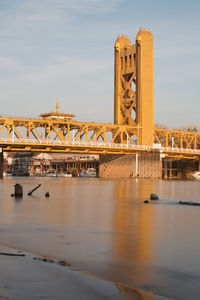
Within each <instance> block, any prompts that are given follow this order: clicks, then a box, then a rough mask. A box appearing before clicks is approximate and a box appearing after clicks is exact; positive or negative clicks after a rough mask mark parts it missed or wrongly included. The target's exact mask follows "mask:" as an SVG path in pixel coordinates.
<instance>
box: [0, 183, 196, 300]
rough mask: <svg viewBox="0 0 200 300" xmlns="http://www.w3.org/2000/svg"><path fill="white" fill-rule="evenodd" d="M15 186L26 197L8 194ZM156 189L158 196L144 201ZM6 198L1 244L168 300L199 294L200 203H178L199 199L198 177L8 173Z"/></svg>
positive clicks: (0, 202)
mask: <svg viewBox="0 0 200 300" xmlns="http://www.w3.org/2000/svg"><path fill="white" fill-rule="evenodd" d="M15 183H20V184H22V185H23V187H24V194H25V195H24V197H23V198H22V199H21V200H15V198H12V197H10V194H11V193H12V192H13V185H14V184H15ZM38 183H41V184H42V186H41V188H40V189H39V190H37V191H36V192H35V193H34V194H33V196H32V197H30V196H27V193H28V191H29V190H30V189H31V188H33V187H35V186H36V185H37V184H38ZM47 191H49V192H50V198H45V196H44V195H45V193H46V192H47ZM152 192H155V193H157V194H158V195H159V197H160V200H159V201H156V202H155V203H153V204H144V203H143V202H144V200H145V199H147V198H148V197H149V194H150V193H152ZM0 195H1V196H0V242H3V243H5V244H7V245H9V246H13V247H16V248H19V249H23V250H27V251H31V252H34V253H38V254H41V255H47V256H49V257H52V258H55V259H64V260H67V261H68V262H70V263H71V264H72V266H74V267H75V268H77V269H79V270H84V271H88V272H89V273H91V274H93V275H95V276H98V277H101V278H104V279H108V280H111V281H114V282H117V283H123V284H125V285H127V286H130V287H138V288H141V289H144V290H146V291H149V292H151V293H153V294H157V295H162V296H165V297H169V298H170V299H177V300H179V299H180V300H191V299H192V300H198V299H200V284H199V282H200V207H198V206H196V207H195V206H182V205H178V204H177V201H180V200H183V201H184V200H185V201H186V200H193V201H199V202H200V182H193V181H135V180H133V179H131V180H129V179H126V180H114V179H107V180H105V179H98V178H97V179H96V178H95V179H94V178H91V179H87V178H33V177H27V178H23V177H22V178H17V177H12V178H11V177H10V178H5V179H4V180H3V181H1V182H0Z"/></svg>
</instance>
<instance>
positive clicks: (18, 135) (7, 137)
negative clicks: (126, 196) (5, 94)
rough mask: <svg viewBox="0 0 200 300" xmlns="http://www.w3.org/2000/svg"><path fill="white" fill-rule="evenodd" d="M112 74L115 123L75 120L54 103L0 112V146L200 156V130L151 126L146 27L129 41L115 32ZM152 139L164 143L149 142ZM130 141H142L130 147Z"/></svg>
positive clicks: (149, 49) (149, 36)
mask: <svg viewBox="0 0 200 300" xmlns="http://www.w3.org/2000/svg"><path fill="white" fill-rule="evenodd" d="M114 75H115V84H114V124H105V123H94V122H78V121H75V120H73V119H72V118H73V117H74V115H72V114H64V113H60V112H59V106H58V103H57V104H56V112H50V113H45V114H41V115H40V117H42V118H40V119H39V118H38V119H30V118H10V117H0V146H1V147H3V148H4V150H5V151H19V152H20V151H33V152H65V153H66V152H73V153H90V154H133V153H136V152H138V151H139V152H140V151H162V152H164V154H165V155H166V156H168V157H174V158H177V157H179V158H183V157H184V158H195V159H196V158H197V157H199V156H200V133H191V132H185V131H177V130H167V129H158V128H155V129H154V128H153V37H152V34H151V32H150V31H148V30H144V29H140V30H139V32H138V34H137V37H136V42H135V44H134V45H131V42H130V40H129V39H128V38H127V37H126V36H120V37H118V39H117V40H116V42H115V72H114ZM153 143H155V144H160V145H161V146H162V147H164V148H163V149H160V148H159V147H158V148H156V147H155V148H154V144H153ZM135 144H138V145H142V146H141V147H140V146H138V147H135V146H134V145H135ZM143 145H144V147H143ZM145 147H146V148H145ZM148 147H149V148H148ZM159 149H160V150H159ZM189 150H192V151H189Z"/></svg>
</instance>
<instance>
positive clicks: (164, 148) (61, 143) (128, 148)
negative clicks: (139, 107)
mask: <svg viewBox="0 0 200 300" xmlns="http://www.w3.org/2000/svg"><path fill="white" fill-rule="evenodd" d="M139 129H140V128H139V127H137V126H129V125H116V124H106V123H94V122H92V123H89V122H78V121H74V120H71V119H69V120H48V119H28V118H9V117H8V118H6V117H0V146H1V147H3V148H4V151H18V152H20V151H21V152H24V151H31V152H61V153H89V154H133V153H136V152H141V151H155V150H159V151H161V152H163V153H165V155H166V156H169V157H180V158H181V157H187V158H197V157H199V156H200V133H192V132H185V131H178V130H167V129H158V128H156V129H154V143H155V144H160V145H161V148H158V147H154V145H153V146H145V145H137V134H138V130H139Z"/></svg>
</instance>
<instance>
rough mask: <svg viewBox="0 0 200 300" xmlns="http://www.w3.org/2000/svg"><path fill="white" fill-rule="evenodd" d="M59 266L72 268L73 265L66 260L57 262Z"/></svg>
mask: <svg viewBox="0 0 200 300" xmlns="http://www.w3.org/2000/svg"><path fill="white" fill-rule="evenodd" d="M57 264H58V265H60V266H63V267H70V266H71V264H70V263H68V262H66V261H65V260H59V261H58V262H57Z"/></svg>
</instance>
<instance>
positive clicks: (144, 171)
mask: <svg viewBox="0 0 200 300" xmlns="http://www.w3.org/2000/svg"><path fill="white" fill-rule="evenodd" d="M99 177H118V178H119V177H121V178H131V177H132V178H144V179H145V178H146V179H159V178H161V177H162V161H161V159H160V152H159V151H152V152H148V153H147V152H144V153H138V154H130V155H100V156H99Z"/></svg>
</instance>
